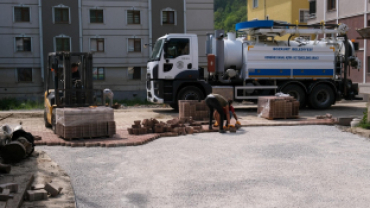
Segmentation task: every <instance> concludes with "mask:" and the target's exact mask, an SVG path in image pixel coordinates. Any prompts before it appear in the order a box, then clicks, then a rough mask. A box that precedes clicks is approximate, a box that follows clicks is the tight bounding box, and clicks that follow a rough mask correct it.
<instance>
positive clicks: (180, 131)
mask: <svg viewBox="0 0 370 208" xmlns="http://www.w3.org/2000/svg"><path fill="white" fill-rule="evenodd" d="M202 129H203V128H202V126H201V124H200V123H197V122H195V121H193V119H192V118H189V119H185V118H183V119H178V118H174V119H172V120H168V121H167V122H166V123H165V122H163V121H161V122H159V121H158V120H157V119H153V118H151V119H144V120H143V121H134V125H132V128H128V129H127V131H128V132H129V134H131V135H141V134H151V133H159V134H160V136H163V137H171V136H178V135H186V134H193V133H199V132H201V131H202Z"/></svg>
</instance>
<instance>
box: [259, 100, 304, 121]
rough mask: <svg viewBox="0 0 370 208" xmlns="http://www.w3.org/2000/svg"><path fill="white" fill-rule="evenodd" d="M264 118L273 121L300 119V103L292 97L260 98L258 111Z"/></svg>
mask: <svg viewBox="0 0 370 208" xmlns="http://www.w3.org/2000/svg"><path fill="white" fill-rule="evenodd" d="M257 114H259V115H260V116H261V117H262V118H266V119H269V120H272V119H279V118H280V119H281V118H283V119H288V118H298V116H299V101H297V100H296V99H294V98H293V97H291V96H288V97H278V96H270V97H260V98H258V110H257Z"/></svg>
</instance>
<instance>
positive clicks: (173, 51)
mask: <svg viewBox="0 0 370 208" xmlns="http://www.w3.org/2000/svg"><path fill="white" fill-rule="evenodd" d="M164 51H165V52H164V62H163V63H162V64H163V65H162V66H160V68H162V70H163V75H164V76H163V78H164V79H174V78H175V77H176V75H178V74H179V73H181V72H182V71H185V70H189V69H193V65H192V58H191V54H190V51H191V44H190V39H189V38H171V39H170V40H168V41H167V43H166V44H165V47H164Z"/></svg>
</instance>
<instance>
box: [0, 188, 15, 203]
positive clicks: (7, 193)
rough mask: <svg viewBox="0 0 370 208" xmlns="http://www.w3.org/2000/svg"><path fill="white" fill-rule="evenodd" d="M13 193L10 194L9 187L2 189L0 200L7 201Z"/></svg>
mask: <svg viewBox="0 0 370 208" xmlns="http://www.w3.org/2000/svg"><path fill="white" fill-rule="evenodd" d="M12 198H13V195H10V189H3V190H2V192H1V194H0V201H7V200H8V199H12Z"/></svg>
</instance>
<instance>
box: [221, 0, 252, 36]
mask: <svg viewBox="0 0 370 208" xmlns="http://www.w3.org/2000/svg"><path fill="white" fill-rule="evenodd" d="M214 18H215V23H214V25H215V29H223V30H225V31H235V24H236V23H239V22H244V21H247V1H246V0H215V8H214Z"/></svg>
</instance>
